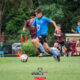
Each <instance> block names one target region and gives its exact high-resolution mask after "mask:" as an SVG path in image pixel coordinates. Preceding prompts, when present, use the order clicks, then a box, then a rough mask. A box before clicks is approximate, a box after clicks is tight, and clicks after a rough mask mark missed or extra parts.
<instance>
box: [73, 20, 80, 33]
mask: <svg viewBox="0 0 80 80" xmlns="http://www.w3.org/2000/svg"><path fill="white" fill-rule="evenodd" d="M72 32H73V33H76V34H77V33H78V34H80V20H78V21H77V27H76V31H75V30H73V29H72Z"/></svg>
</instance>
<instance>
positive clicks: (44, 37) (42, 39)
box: [38, 35, 47, 44]
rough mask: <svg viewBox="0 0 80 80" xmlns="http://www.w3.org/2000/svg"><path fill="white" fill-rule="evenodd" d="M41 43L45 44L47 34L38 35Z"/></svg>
mask: <svg viewBox="0 0 80 80" xmlns="http://www.w3.org/2000/svg"><path fill="white" fill-rule="evenodd" d="M38 38H39V40H40V43H41V44H43V43H44V42H45V43H47V35H40V36H38Z"/></svg>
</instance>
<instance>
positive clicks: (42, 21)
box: [32, 9, 60, 61]
mask: <svg viewBox="0 0 80 80" xmlns="http://www.w3.org/2000/svg"><path fill="white" fill-rule="evenodd" d="M35 13H36V17H35V18H34V21H33V23H32V25H33V26H34V27H36V29H37V37H36V39H33V41H32V42H33V44H34V45H35V47H36V48H39V49H40V50H41V51H42V52H43V53H44V54H45V51H47V52H49V53H51V54H52V55H56V57H57V60H58V61H60V56H59V54H58V53H56V52H55V51H54V50H53V49H51V48H50V47H49V46H48V44H47V35H48V33H47V31H48V27H47V24H48V23H50V22H51V23H52V24H53V25H54V26H55V28H56V23H55V22H54V21H53V20H51V19H50V18H47V17H45V16H43V15H42V10H41V9H37V10H36V11H35ZM41 44H42V45H43V46H42V45H41Z"/></svg>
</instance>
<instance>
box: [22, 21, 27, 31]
mask: <svg viewBox="0 0 80 80" xmlns="http://www.w3.org/2000/svg"><path fill="white" fill-rule="evenodd" d="M27 26H28V20H27V21H26V22H25V25H24V27H23V31H24V32H25V30H26V27H27Z"/></svg>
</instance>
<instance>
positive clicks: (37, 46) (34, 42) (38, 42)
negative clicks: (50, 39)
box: [32, 37, 46, 54]
mask: <svg viewBox="0 0 80 80" xmlns="http://www.w3.org/2000/svg"><path fill="white" fill-rule="evenodd" d="M32 43H33V44H34V46H35V47H36V48H38V49H39V50H41V52H42V53H44V54H46V51H45V50H44V48H43V46H42V44H41V43H40V40H39V38H38V37H37V38H35V39H33V40H32Z"/></svg>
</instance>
